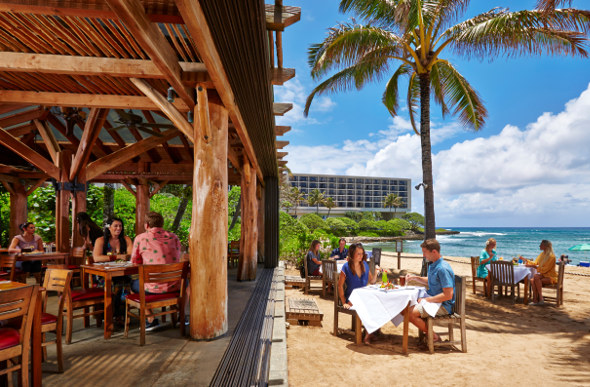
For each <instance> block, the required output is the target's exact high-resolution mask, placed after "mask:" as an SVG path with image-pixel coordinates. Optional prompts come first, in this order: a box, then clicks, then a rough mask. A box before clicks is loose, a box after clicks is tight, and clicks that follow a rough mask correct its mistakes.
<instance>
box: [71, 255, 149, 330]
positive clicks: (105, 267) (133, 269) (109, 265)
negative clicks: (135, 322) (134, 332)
mask: <svg viewBox="0 0 590 387" xmlns="http://www.w3.org/2000/svg"><path fill="white" fill-rule="evenodd" d="M80 268H82V287H84V288H85V287H86V286H87V284H88V276H89V275H92V274H93V275H97V276H100V277H103V278H104V338H105V339H109V338H110V337H111V335H112V333H113V290H112V283H113V277H122V276H125V275H132V274H137V273H139V265H136V264H134V263H128V264H127V265H125V266H123V265H120V264H117V263H115V262H100V263H93V264H92V265H80Z"/></svg>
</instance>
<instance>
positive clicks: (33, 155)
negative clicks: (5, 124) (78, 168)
mask: <svg viewBox="0 0 590 387" xmlns="http://www.w3.org/2000/svg"><path fill="white" fill-rule="evenodd" d="M0 144H2V145H4V146H6V147H7V148H9V149H11V150H12V151H13V152H14V153H16V154H18V155H19V156H20V157H22V158H23V159H25V160H27V161H28V162H29V163H31V164H33V165H34V166H36V167H37V168H39V169H40V170H42V171H43V172H45V173H46V174H48V175H49V176H51V177H53V178H54V179H59V168H58V167H56V166H55V165H54V164H53V163H52V162H51V161H49V160H47V159H46V158H45V157H43V156H41V155H40V154H39V153H37V152H35V151H34V150H33V149H31V148H30V147H28V146H27V145H25V144H23V143H22V142H20V141H19V139H18V138H16V137H14V136H13V135H11V134H10V133H8V132H6V131H5V130H4V129H2V128H0Z"/></svg>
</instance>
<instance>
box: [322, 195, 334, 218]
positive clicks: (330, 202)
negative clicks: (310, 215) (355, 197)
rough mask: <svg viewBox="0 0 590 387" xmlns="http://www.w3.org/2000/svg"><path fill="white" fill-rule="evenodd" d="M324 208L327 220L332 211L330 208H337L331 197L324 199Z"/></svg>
mask: <svg viewBox="0 0 590 387" xmlns="http://www.w3.org/2000/svg"><path fill="white" fill-rule="evenodd" d="M324 206H326V208H327V209H328V216H327V218H329V217H330V211H332V208H334V207H337V206H336V203H335V202H334V198H333V197H331V196H330V197H327V198H326V200H325V201H324Z"/></svg>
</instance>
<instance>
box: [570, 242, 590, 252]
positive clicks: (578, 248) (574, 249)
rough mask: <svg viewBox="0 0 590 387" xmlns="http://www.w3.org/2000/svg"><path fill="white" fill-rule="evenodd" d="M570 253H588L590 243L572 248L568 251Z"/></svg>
mask: <svg viewBox="0 0 590 387" xmlns="http://www.w3.org/2000/svg"><path fill="white" fill-rule="evenodd" d="M568 250H569V251H588V250H590V243H580V244H579V245H575V246H572V247H570V248H569V249H568Z"/></svg>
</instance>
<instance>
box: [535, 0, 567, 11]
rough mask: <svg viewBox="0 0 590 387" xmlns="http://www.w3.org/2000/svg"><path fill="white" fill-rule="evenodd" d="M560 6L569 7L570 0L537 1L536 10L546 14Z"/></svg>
mask: <svg viewBox="0 0 590 387" xmlns="http://www.w3.org/2000/svg"><path fill="white" fill-rule="evenodd" d="M561 4H567V5H568V6H571V4H572V0H537V6H536V8H537V9H540V10H542V11H545V12H548V11H552V10H554V9H555V7H558V6H560V5H561Z"/></svg>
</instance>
